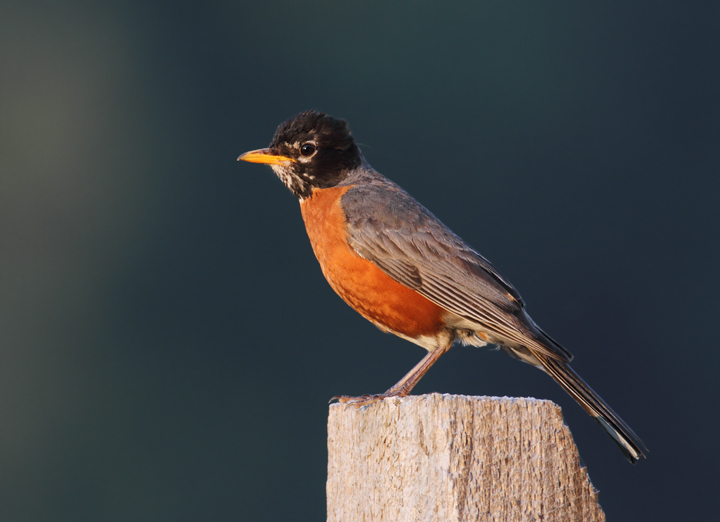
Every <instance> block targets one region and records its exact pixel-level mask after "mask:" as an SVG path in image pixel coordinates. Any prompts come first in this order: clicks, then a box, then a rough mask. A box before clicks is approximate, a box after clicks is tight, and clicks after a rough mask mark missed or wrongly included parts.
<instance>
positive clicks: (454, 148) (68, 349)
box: [0, 0, 720, 521]
mask: <svg viewBox="0 0 720 522" xmlns="http://www.w3.org/2000/svg"><path fill="white" fill-rule="evenodd" d="M718 34H720V7H719V6H718V4H717V3H714V2H694V3H692V4H684V5H680V4H677V3H674V2H646V1H643V2H634V3H633V5H631V6H629V5H626V4H625V3H621V2H614V3H598V2H582V3H578V2H562V3H549V2H453V3H452V4H448V3H443V4H442V5H441V4H440V3H439V2H414V3H412V5H410V4H407V3H404V2H388V1H383V2H379V1H371V2H367V1H364V2H360V1H350V2H330V1H326V2H319V1H315V2H304V3H296V2H272V1H268V2H237V1H236V2H204V3H199V2H196V3H193V2H162V1H159V2H139V1H128V0H126V1H124V2H90V1H82V0H80V1H72V0H70V1H67V2H63V3H61V4H58V3H54V2H39V1H26V2H14V1H10V0H3V1H2V2H0V520H2V521H41V520H42V521H45V520H53V521H64V520H67V521H96V520H107V521H125V520H133V521H144V520H147V521H150V520H152V521H165V520H167V521H196V520H303V521H304V520H307V521H317V520H324V517H325V489H324V483H325V478H326V459H327V451H326V438H325V437H326V419H327V409H328V406H327V402H328V399H329V398H330V397H332V396H333V395H336V394H363V393H376V392H382V391H384V390H386V389H387V388H388V387H390V386H391V385H392V384H394V383H395V382H396V381H397V380H398V379H399V378H400V377H401V376H403V375H404V374H405V372H407V371H408V370H409V369H410V368H411V367H412V366H413V365H414V364H415V363H416V362H417V361H418V360H419V359H420V358H421V357H422V356H423V354H424V351H423V350H422V349H421V348H419V347H417V346H414V345H412V344H410V343H407V342H405V341H402V340H400V339H398V338H395V337H393V336H388V335H383V334H382V333H381V332H379V331H378V330H377V329H376V328H375V327H374V326H372V325H371V324H370V323H368V322H367V321H365V320H363V319H362V318H361V317H360V316H359V315H357V314H356V313H355V312H354V311H352V310H351V309H350V308H349V307H347V306H346V305H345V304H344V303H343V302H342V301H341V300H340V299H339V298H338V297H337V296H336V295H335V294H334V293H333V291H332V290H331V289H330V287H329V286H328V285H327V284H326V282H325V281H324V279H323V276H322V274H321V272H320V269H319V266H318V264H317V262H316V260H315V258H314V256H313V253H312V251H311V248H310V244H309V242H308V240H307V237H306V234H305V231H304V226H303V223H302V220H301V217H300V212H299V208H298V203H297V200H296V199H295V198H294V196H292V195H291V194H290V192H289V191H287V190H286V189H285V188H284V187H283V186H282V184H281V183H280V182H279V180H277V178H276V177H275V176H274V175H273V174H272V172H271V171H270V169H269V168H267V167H265V166H258V165H250V164H244V163H242V164H239V163H237V162H236V161H235V160H236V158H237V156H238V155H239V154H240V153H242V152H245V151H247V150H250V149H255V148H259V147H264V146H266V145H267V144H268V143H269V142H270V140H271V138H272V135H273V132H274V130H275V128H276V126H277V125H278V124H279V123H281V122H282V121H284V120H285V119H287V118H289V117H291V116H292V115H294V114H296V113H298V112H300V111H303V110H306V109H310V108H314V109H319V110H323V111H326V112H328V113H330V114H332V115H334V116H336V117H342V118H345V119H347V120H348V121H349V122H350V125H351V128H352V129H353V132H354V135H355V137H356V139H357V141H358V142H359V143H360V144H361V148H362V150H363V153H364V154H365V156H366V158H367V159H368V161H369V162H370V163H371V164H372V165H373V166H374V167H375V168H376V169H378V170H379V171H380V172H382V173H384V174H385V175H387V176H388V177H390V178H391V179H393V180H394V181H396V182H398V183H399V184H400V185H402V186H403V187H404V188H405V189H407V190H408V191H409V192H410V193H411V194H412V195H414V196H415V197H416V198H417V199H418V200H419V201H420V202H421V203H423V204H424V205H425V206H427V207H428V208H430V209H431V210H432V211H433V212H434V213H435V214H436V215H437V216H438V217H439V218H440V219H441V220H443V221H444V222H445V223H446V224H447V225H448V226H450V227H451V228H452V229H453V230H454V231H455V232H457V233H458V234H459V235H460V236H461V237H463V238H464V239H465V240H466V241H467V242H469V243H470V244H471V245H473V246H474V247H475V248H476V249H478V250H479V251H480V252H481V253H483V254H484V255H485V256H486V257H488V258H489V259H490V260H491V261H492V262H493V263H494V264H495V266H496V267H497V268H498V269H499V270H500V271H501V273H503V274H504V275H505V276H506V277H507V278H508V279H509V280H510V281H512V282H513V284H514V285H515V286H516V287H517V288H518V289H519V290H520V292H521V294H522V295H523V297H524V299H525V301H526V302H527V304H528V311H529V312H530V314H531V315H532V316H533V318H534V319H535V320H536V321H537V322H538V323H539V324H540V325H541V326H542V327H543V328H544V329H545V330H547V331H548V332H549V333H550V335H552V336H553V337H555V338H556V339H557V340H558V341H560V342H561V343H562V344H563V345H565V346H566V347H567V348H568V349H569V350H570V351H571V352H573V353H574V354H575V356H576V363H575V364H574V368H575V369H576V370H577V371H578V372H579V373H580V374H581V375H583V376H584V377H585V379H587V380H588V381H589V382H590V383H591V385H592V386H593V387H594V388H595V389H596V390H597V391H598V392H599V393H600V394H601V395H602V396H603V397H604V398H605V399H606V400H607V401H608V402H609V403H610V404H611V405H612V406H613V408H614V409H616V410H617V411H618V413H619V414H620V415H621V416H622V417H623V418H624V419H625V420H626V421H627V422H628V423H629V424H630V425H631V426H632V427H633V428H634V429H635V431H636V432H637V433H638V434H639V435H640V436H641V437H642V438H643V440H644V441H645V443H646V444H647V446H648V447H649V448H650V453H649V455H648V457H649V458H648V459H647V460H646V461H642V462H640V463H639V464H638V465H637V466H634V467H633V466H631V465H630V464H628V463H627V462H626V460H625V459H624V458H623V456H622V454H621V453H620V451H619V450H618V449H617V448H616V447H615V445H614V444H613V442H612V441H611V440H610V438H609V437H607V435H605V433H604V432H603V431H602V430H601V429H600V428H599V427H598V426H597V425H596V423H595V422H593V421H592V420H591V419H590V418H589V417H588V416H587V415H586V414H585V413H584V412H583V411H582V410H581V409H580V408H579V407H578V406H577V405H575V403H574V402H573V401H572V400H571V399H570V398H569V397H568V396H567V395H565V394H564V392H562V390H561V389H560V388H559V387H558V386H557V385H555V384H554V383H553V382H552V380H551V379H549V378H548V377H547V376H546V375H544V374H542V373H541V372H539V371H537V370H535V369H533V368H531V367H529V366H527V365H523V364H521V363H519V362H517V361H515V360H512V359H510V358H509V357H507V356H506V355H504V354H503V353H501V352H500V353H499V352H495V351H491V350H487V349H477V348H469V347H468V348H463V347H459V346H458V347H456V348H454V349H453V350H451V351H450V352H449V353H448V354H447V355H445V356H444V357H443V358H442V359H441V360H440V362H439V363H438V364H437V365H436V366H435V367H433V369H432V370H431V371H430V373H429V374H428V375H427V376H426V377H425V378H424V379H423V380H422V381H421V382H420V384H419V386H418V387H417V388H416V390H415V392H416V393H428V392H433V391H437V392H446V393H459V394H467V395H500V396H502V395H509V396H531V397H538V398H545V399H551V400H553V401H556V402H557V403H559V404H560V405H561V406H562V407H563V411H564V415H565V420H566V422H567V424H568V425H569V426H570V428H571V430H572V433H573V435H574V437H575V441H576V443H577V445H578V447H579V449H580V454H581V456H582V458H583V460H584V462H585V464H586V465H587V466H588V470H589V474H590V477H591V480H592V482H593V483H594V485H595V486H596V487H597V488H598V489H599V490H600V492H601V493H600V502H601V505H602V507H603V508H604V510H605V512H606V514H607V516H608V520H710V519H715V517H717V509H716V506H715V504H716V502H715V499H714V498H712V496H711V495H708V492H710V491H714V489H715V488H716V487H717V485H718V482H717V470H718V466H720V455H719V451H718V448H717V440H718V438H720V420H719V416H718V409H719V407H720V387H719V386H718V378H720V350H719V348H718V341H717V339H716V336H715V332H716V331H717V326H718V321H719V316H720V315H719V312H720V309H719V307H718V304H717V303H718V301H717V296H716V294H717V292H718V288H719V285H718V283H719V281H718V279H719V278H718V265H719V262H720V260H719V259H718V257H719V256H718V250H719V246H718V245H719V243H720V241H719V238H720V234H719V227H718V220H719V218H720V212H719V205H718V198H719V196H720V183H718V174H719V173H720V110H719V109H720V95H719V93H720V40H719V39H718Z"/></svg>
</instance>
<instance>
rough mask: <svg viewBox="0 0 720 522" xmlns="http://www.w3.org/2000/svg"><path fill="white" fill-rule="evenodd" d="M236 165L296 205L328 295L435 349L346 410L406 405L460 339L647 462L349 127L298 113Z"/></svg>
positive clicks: (506, 295) (623, 427) (511, 297)
mask: <svg viewBox="0 0 720 522" xmlns="http://www.w3.org/2000/svg"><path fill="white" fill-rule="evenodd" d="M238 160H243V161H248V162H251V163H265V164H267V165H270V167H272V169H273V170H274V171H275V174H277V176H278V177H279V178H280V180H281V181H282V182H283V183H284V184H285V186H286V187H287V188H288V189H290V191H292V193H293V194H295V195H296V196H297V197H298V199H299V200H300V209H301V212H302V216H303V220H304V221H305V227H306V229H307V233H308V236H309V237H310V242H311V243H312V248H313V251H314V252H315V256H316V257H317V259H318V261H319V262H320V267H321V269H322V272H323V274H324V275H325V278H326V279H327V280H328V282H329V283H330V286H332V288H333V290H335V292H337V293H338V295H339V296H340V297H341V298H342V299H343V300H345V302H346V303H348V304H349V305H350V306H351V307H353V308H354V309H355V310H356V311H357V312H359V313H360V315H362V316H363V317H365V318H366V319H368V320H369V321H371V322H372V323H373V324H375V325H376V326H377V327H378V328H380V330H382V331H384V332H390V333H393V334H395V335H397V336H398V337H402V338H403V339H406V340H408V341H410V342H413V343H415V344H418V345H420V346H422V347H423V348H425V349H426V350H427V351H428V354H427V355H426V356H425V357H424V358H423V359H422V360H421V361H420V362H419V363H418V364H417V365H416V366H415V367H414V368H413V369H412V370H410V372H409V373H408V374H407V375H405V376H404V377H403V378H402V379H400V381H399V382H398V383H397V384H395V385H394V386H393V387H392V388H390V389H389V390H387V391H386V392H385V393H382V394H379V395H364V396H362V397H348V396H342V397H336V398H337V399H338V400H339V401H340V402H343V403H348V404H353V405H355V406H358V407H359V406H364V405H368V404H371V403H373V402H375V401H378V400H381V399H383V398H385V397H403V396H405V395H407V394H408V393H410V390H412V389H413V387H414V386H415V385H416V384H417V383H418V381H419V380H420V378H421V377H422V376H423V375H424V374H425V373H426V372H427V371H428V370H429V369H430V367H431V366H432V365H433V364H434V363H435V361H437V360H438V359H439V358H440V356H441V355H442V354H444V353H445V352H447V351H448V350H449V349H450V347H451V346H452V345H453V342H455V341H456V340H459V341H460V342H461V343H462V344H466V345H467V344H469V345H473V346H485V345H486V344H494V345H497V346H499V347H500V348H501V349H502V350H503V351H505V352H506V353H507V354H508V355H511V356H513V357H515V358H517V359H520V360H521V361H523V362H526V363H529V364H532V365H533V366H535V367H536V368H539V369H541V370H543V371H544V372H546V373H547V374H549V375H550V376H551V377H552V378H553V379H555V381H556V382H557V383H558V384H559V385H560V386H561V387H562V388H563V389H564V390H565V391H566V392H568V393H569V394H570V395H571V396H572V398H573V399H575V400H576V401H577V402H578V404H580V406H581V407H582V408H583V409H584V410H585V411H586V412H588V413H589V414H590V415H591V416H592V417H593V418H595V420H597V421H598V422H599V423H600V425H601V426H602V427H603V428H604V429H605V431H607V432H608V433H609V434H610V436H611V437H612V438H613V440H615V442H616V443H617V444H618V446H619V447H620V449H621V450H622V451H623V453H624V454H625V455H626V457H627V458H628V459H629V460H630V462H633V463H635V462H637V460H638V459H639V458H640V456H643V457H644V456H645V455H644V454H643V449H645V448H644V445H643V443H642V441H641V440H640V438H639V437H638V436H637V435H635V433H634V432H633V431H632V429H630V427H629V426H628V425H627V424H625V422H623V420H622V419H621V418H620V417H619V416H618V415H617V414H616V413H615V412H614V411H613V410H612V409H611V408H610V407H609V406H608V405H607V404H606V403H605V401H603V400H602V399H601V398H600V397H599V396H598V395H597V394H596V393H595V392H594V391H593V390H592V389H591V388H590V386H588V385H587V384H586V383H585V381H583V380H582V379H581V378H580V376H579V375H578V374H577V373H575V371H573V369H572V368H570V366H569V365H568V363H569V362H570V361H571V360H572V355H571V354H570V352H568V351H567V350H566V349H565V348H563V347H562V346H560V345H559V344H558V343H557V342H556V341H554V340H553V339H552V338H551V337H550V336H549V335H547V334H546V333H545V332H544V331H542V330H541V329H540V327H538V326H537V325H536V324H535V323H534V322H533V320H532V319H531V318H530V316H529V315H528V314H527V313H526V312H525V303H524V302H523V300H522V298H521V297H520V294H519V293H518V291H517V290H515V288H514V287H513V285H512V284H510V282H509V281H508V280H507V279H505V278H504V277H503V276H502V275H500V274H499V273H498V271H497V270H495V268H494V267H493V266H492V265H491V264H490V262H489V261H488V260H487V259H485V258H484V257H483V256H481V255H480V254H479V253H477V252H476V251H475V250H473V249H472V248H471V247H470V246H468V245H467V244H466V243H465V242H464V241H463V240H462V239H460V238H459V237H458V236H456V235H455V234H454V233H453V232H452V231H451V230H450V229H449V228H447V227H446V226H445V225H443V224H442V223H441V222H440V220H438V219H437V218H436V217H435V216H433V215H432V214H431V213H430V211H428V210H427V209H426V208H425V207H423V206H422V205H421V204H420V203H418V202H417V201H415V200H414V199H413V198H412V197H411V196H410V195H409V194H408V193H407V192H405V191H404V190H403V189H402V188H400V187H399V186H398V185H396V184H395V183H393V182H392V181H390V180H389V179H387V178H386V177H384V176H383V175H382V174H380V173H378V172H377V171H375V170H374V169H373V168H372V167H371V166H370V165H369V164H368V163H367V161H365V158H363V156H362V154H361V153H360V149H359V148H358V146H357V145H356V144H355V141H354V139H353V137H352V135H351V133H350V130H349V128H348V125H347V123H346V122H345V121H344V120H340V119H334V118H331V117H329V116H327V115H325V114H323V113H320V112H316V111H307V112H303V113H301V114H298V115H297V116H295V117H294V118H291V119H289V120H288V121H286V122H285V123H283V124H281V125H280V126H279V127H278V129H277V131H276V132H275V136H274V137H273V140H272V142H271V143H270V146H269V147H268V148H266V149H259V150H254V151H250V152H246V153H245V154H243V155H242V156H240V157H239V158H238ZM641 448H643V449H641ZM645 451H647V449H645Z"/></svg>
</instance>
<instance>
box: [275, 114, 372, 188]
mask: <svg viewBox="0 0 720 522" xmlns="http://www.w3.org/2000/svg"><path fill="white" fill-rule="evenodd" d="M303 146H305V148H304V149H303ZM313 148H314V152H312V154H309V155H306V154H304V152H307V151H308V150H310V151H312V150H313ZM269 149H270V150H271V151H272V152H273V153H274V154H278V155H281V156H285V157H288V158H290V159H292V160H294V163H292V165H289V166H273V170H275V172H276V173H277V175H278V176H279V177H280V179H281V180H282V181H283V183H285V185H286V186H287V187H288V188H289V189H290V190H291V191H292V192H293V193H295V195H297V196H298V197H299V198H301V199H304V198H306V197H308V196H309V195H310V194H312V191H313V189H314V188H328V187H333V186H336V185H337V184H339V183H340V182H342V180H343V179H345V177H346V176H347V174H348V172H349V171H350V170H352V169H354V168H357V167H359V166H360V165H361V164H362V156H361V155H360V149H359V148H358V146H357V145H356V144H355V140H354V139H353V137H352V134H351V132H350V128H349V127H348V124H347V122H346V121H345V120H340V119H335V118H332V117H330V116H328V115H326V114H324V113H322V112H317V111H306V112H302V113H300V114H298V115H297V116H294V117H293V118H290V119H289V120H287V121H286V122H285V123H282V124H280V126H279V127H278V128H277V131H275V136H274V137H273V140H272V142H271V143H270V147H269Z"/></svg>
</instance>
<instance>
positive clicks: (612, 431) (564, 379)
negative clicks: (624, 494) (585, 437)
mask: <svg viewBox="0 0 720 522" xmlns="http://www.w3.org/2000/svg"><path fill="white" fill-rule="evenodd" d="M536 357H537V359H538V360H539V361H540V364H542V366H543V368H544V369H545V371H546V372H547V373H548V374H550V376H551V377H552V378H553V379H555V381H556V382H557V383H558V384H559V385H560V386H562V388H563V389H564V390H565V391H566V392H568V393H569V394H570V396H571V397H572V398H573V399H575V400H576V401H577V403H578V404H579V405H580V406H582V408H583V409H584V410H585V411H586V412H588V413H589V414H590V415H591V416H592V417H593V418H594V419H595V420H596V421H598V423H599V424H600V425H601V426H602V427H603V429H604V430H605V431H607V432H608V434H609V435H610V436H611V437H612V438H613V440H614V441H615V443H616V444H617V445H618V446H619V447H620V449H621V450H622V452H623V453H624V454H625V456H626V457H627V459H628V460H629V461H630V462H632V463H633V464H635V463H636V462H637V461H638V459H639V458H640V457H644V456H645V453H643V450H644V451H647V448H646V447H645V444H643V442H642V441H641V440H640V437H638V436H637V435H635V432H634V431H633V430H632V429H630V426H628V425H627V424H625V422H624V421H623V420H622V419H621V418H620V417H619V416H618V415H617V413H615V412H614V411H613V410H612V408H610V406H608V405H607V404H606V403H605V401H604V400H602V399H601V398H600V396H599V395H598V394H597V393H595V392H594V391H593V389H592V388H590V386H588V385H587V383H586V382H585V381H583V380H582V378H581V377H580V376H579V375H578V374H577V373H575V371H574V370H573V369H572V368H570V366H568V365H567V364H566V363H564V362H562V361H557V360H554V359H551V358H549V357H543V356H538V355H536Z"/></svg>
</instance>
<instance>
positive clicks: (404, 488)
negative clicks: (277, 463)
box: [327, 394, 605, 522]
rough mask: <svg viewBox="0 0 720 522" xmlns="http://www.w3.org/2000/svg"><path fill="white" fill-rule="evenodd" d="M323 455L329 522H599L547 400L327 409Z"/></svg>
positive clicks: (456, 398)
mask: <svg viewBox="0 0 720 522" xmlns="http://www.w3.org/2000/svg"><path fill="white" fill-rule="evenodd" d="M328 457H329V458H328V480H327V520H328V522H361V521H362V522H381V521H383V522H405V521H407V522H410V521H413V522H415V521H438V522H439V521H443V522H445V521H448V522H450V521H458V522H459V521H475V520H482V521H503V522H505V521H508V522H510V521H513V522H514V521H573V522H577V521H584V522H590V521H592V522H600V521H604V520H605V515H604V513H603V511H602V509H601V508H600V506H599V504H598V498H597V496H598V494H597V491H596V490H595V489H594V488H593V486H592V484H591V483H590V479H589V477H588V474H587V471H586V469H585V468H583V467H581V466H580V461H579V457H578V452H577V448H576V447H575V444H574V442H573V440H572V436H571V435H570V430H569V429H568V428H567V426H565V425H564V424H563V421H562V414H561V412H560V408H559V407H558V406H557V405H555V404H554V403H552V402H550V401H542V400H536V399H516V398H508V397H503V398H496V397H467V396H462V395H440V394H431V395H422V396H408V397H403V398H391V399H385V400H383V401H381V402H378V403H375V404H372V405H370V406H369V407H366V408H362V409H359V410H358V409H356V408H354V407H352V406H346V405H342V404H333V405H332V406H330V416H329V420H328Z"/></svg>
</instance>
